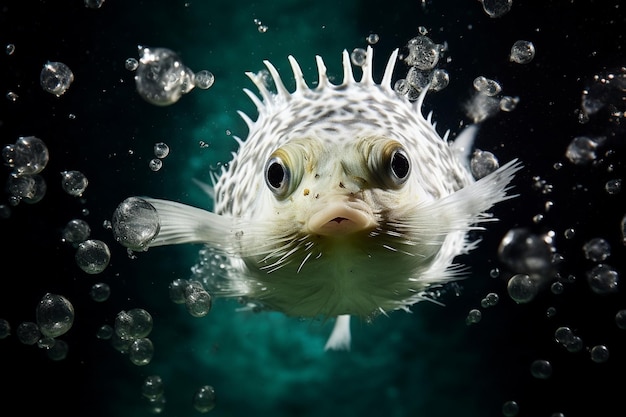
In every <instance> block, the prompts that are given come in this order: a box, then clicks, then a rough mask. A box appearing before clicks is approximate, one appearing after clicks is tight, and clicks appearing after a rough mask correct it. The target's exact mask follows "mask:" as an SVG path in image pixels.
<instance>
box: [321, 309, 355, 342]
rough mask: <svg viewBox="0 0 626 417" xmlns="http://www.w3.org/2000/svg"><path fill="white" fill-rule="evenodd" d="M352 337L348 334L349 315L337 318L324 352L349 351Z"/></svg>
mask: <svg viewBox="0 0 626 417" xmlns="http://www.w3.org/2000/svg"><path fill="white" fill-rule="evenodd" d="M351 339H352V336H351V334H350V315H349V314H342V315H340V316H337V319H336V320H335V325H334V326H333V331H332V332H331V334H330V337H329V338H328V341H327V342H326V346H324V350H350V343H351Z"/></svg>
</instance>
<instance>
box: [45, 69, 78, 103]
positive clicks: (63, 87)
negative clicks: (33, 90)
mask: <svg viewBox="0 0 626 417" xmlns="http://www.w3.org/2000/svg"><path fill="white" fill-rule="evenodd" d="M72 82H74V74H73V73H72V70H71V69H70V68H69V67H68V66H67V65H65V64H64V63H62V62H48V63H46V64H45V65H44V66H43V69H42V70H41V74H40V75H39V83H40V84H41V87H42V88H43V89H44V91H46V92H48V93H50V94H53V95H55V96H57V97H61V96H62V95H63V94H65V92H66V91H67V90H68V89H69V88H70V84H72Z"/></svg>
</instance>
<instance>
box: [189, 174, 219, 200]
mask: <svg viewBox="0 0 626 417" xmlns="http://www.w3.org/2000/svg"><path fill="white" fill-rule="evenodd" d="M191 180H192V181H193V182H194V183H196V185H197V186H198V187H200V189H202V191H204V192H205V193H206V194H207V195H208V196H209V197H210V198H211V201H215V187H214V185H215V180H213V179H212V181H213V184H214V185H210V184H207V183H206V182H203V181H200V180H198V179H196V178H192V179H191Z"/></svg>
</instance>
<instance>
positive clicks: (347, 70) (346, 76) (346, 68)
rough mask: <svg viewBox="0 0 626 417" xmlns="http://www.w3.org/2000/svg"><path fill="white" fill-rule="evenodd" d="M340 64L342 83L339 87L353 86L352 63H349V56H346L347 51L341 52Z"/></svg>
mask: <svg viewBox="0 0 626 417" xmlns="http://www.w3.org/2000/svg"><path fill="white" fill-rule="evenodd" d="M341 58H342V63H343V65H342V66H343V82H342V83H341V84H340V86H341V87H344V86H347V85H350V84H354V83H355V81H354V74H353V73H352V63H350V54H348V51H347V50H345V49H344V50H343V52H342V53H341Z"/></svg>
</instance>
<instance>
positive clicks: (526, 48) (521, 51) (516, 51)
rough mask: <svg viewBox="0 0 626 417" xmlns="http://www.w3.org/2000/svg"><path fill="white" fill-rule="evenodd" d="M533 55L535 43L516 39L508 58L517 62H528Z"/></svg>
mask: <svg viewBox="0 0 626 417" xmlns="http://www.w3.org/2000/svg"><path fill="white" fill-rule="evenodd" d="M534 57H535V45H533V43H532V42H529V41H523V40H519V41H516V42H515V43H514V44H513V46H512V47H511V54H510V55H509V59H510V60H511V62H515V63H518V64H528V63H529V62H530V61H532V60H533V58H534Z"/></svg>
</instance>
